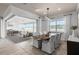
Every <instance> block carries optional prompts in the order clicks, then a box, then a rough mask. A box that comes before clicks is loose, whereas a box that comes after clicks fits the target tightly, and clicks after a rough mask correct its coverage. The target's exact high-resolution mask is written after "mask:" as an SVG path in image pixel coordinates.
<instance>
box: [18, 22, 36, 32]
mask: <svg viewBox="0 0 79 59" xmlns="http://www.w3.org/2000/svg"><path fill="white" fill-rule="evenodd" d="M17 28H18V29H19V30H20V31H28V32H36V22H30V23H24V24H19V25H17Z"/></svg>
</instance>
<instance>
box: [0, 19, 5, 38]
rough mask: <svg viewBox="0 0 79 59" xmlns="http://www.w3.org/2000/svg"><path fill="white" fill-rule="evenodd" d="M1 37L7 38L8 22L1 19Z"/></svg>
mask: <svg viewBox="0 0 79 59" xmlns="http://www.w3.org/2000/svg"><path fill="white" fill-rule="evenodd" d="M1 38H6V22H5V20H4V19H1Z"/></svg>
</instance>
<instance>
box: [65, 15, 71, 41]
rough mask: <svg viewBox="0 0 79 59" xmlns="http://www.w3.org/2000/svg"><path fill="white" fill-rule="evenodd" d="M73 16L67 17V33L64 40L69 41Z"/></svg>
mask: <svg viewBox="0 0 79 59" xmlns="http://www.w3.org/2000/svg"><path fill="white" fill-rule="evenodd" d="M71 16H72V15H67V16H65V26H64V27H65V28H64V29H65V32H64V38H65V40H67V39H68V37H69V35H70V34H71V30H70V27H71Z"/></svg>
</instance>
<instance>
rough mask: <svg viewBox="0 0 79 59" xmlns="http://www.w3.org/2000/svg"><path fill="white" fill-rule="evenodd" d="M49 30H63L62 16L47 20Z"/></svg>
mask: <svg viewBox="0 0 79 59" xmlns="http://www.w3.org/2000/svg"><path fill="white" fill-rule="evenodd" d="M49 28H50V31H57V32H64V18H59V19H53V20H50V21H49Z"/></svg>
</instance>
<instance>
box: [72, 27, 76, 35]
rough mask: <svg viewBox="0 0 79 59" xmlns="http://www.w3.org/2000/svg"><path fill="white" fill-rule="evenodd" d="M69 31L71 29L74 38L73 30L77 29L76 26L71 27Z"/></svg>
mask: <svg viewBox="0 0 79 59" xmlns="http://www.w3.org/2000/svg"><path fill="white" fill-rule="evenodd" d="M71 29H72V31H73V32H72V36H75V30H76V29H77V26H72V27H71Z"/></svg>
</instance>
